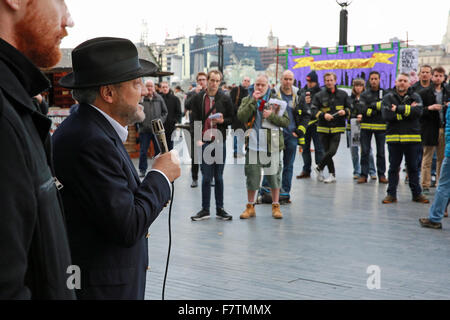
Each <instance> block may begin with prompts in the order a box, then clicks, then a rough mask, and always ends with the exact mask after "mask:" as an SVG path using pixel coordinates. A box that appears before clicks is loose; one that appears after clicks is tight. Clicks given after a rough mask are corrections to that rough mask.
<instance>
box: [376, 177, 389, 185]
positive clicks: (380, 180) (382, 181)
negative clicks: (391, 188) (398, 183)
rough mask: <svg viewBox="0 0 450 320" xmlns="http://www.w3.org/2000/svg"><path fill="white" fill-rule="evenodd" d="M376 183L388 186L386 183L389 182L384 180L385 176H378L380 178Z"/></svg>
mask: <svg viewBox="0 0 450 320" xmlns="http://www.w3.org/2000/svg"><path fill="white" fill-rule="evenodd" d="M378 182H379V183H384V184H388V183H389V180H388V179H386V177H385V176H380V178H379V179H378Z"/></svg>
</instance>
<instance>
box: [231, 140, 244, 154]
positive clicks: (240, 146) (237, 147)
mask: <svg viewBox="0 0 450 320" xmlns="http://www.w3.org/2000/svg"><path fill="white" fill-rule="evenodd" d="M233 151H234V153H237V154H244V139H241V138H239V139H238V137H237V136H234V137H233Z"/></svg>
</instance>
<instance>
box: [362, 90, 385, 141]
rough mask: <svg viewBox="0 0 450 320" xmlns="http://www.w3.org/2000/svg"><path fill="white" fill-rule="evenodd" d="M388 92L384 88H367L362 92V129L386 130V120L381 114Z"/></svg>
mask: <svg viewBox="0 0 450 320" xmlns="http://www.w3.org/2000/svg"><path fill="white" fill-rule="evenodd" d="M386 94H387V92H386V91H385V90H383V89H379V90H377V91H373V90H372V89H371V88H369V89H367V90H366V91H364V92H363V93H362V94H361V104H360V110H359V112H358V114H362V116H363V117H362V121H361V130H371V131H377V132H380V131H385V130H386V121H385V120H384V119H383V115H382V114H381V107H382V101H383V97H384V96H385V95H386Z"/></svg>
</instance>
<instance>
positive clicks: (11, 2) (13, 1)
mask: <svg viewBox="0 0 450 320" xmlns="http://www.w3.org/2000/svg"><path fill="white" fill-rule="evenodd" d="M3 1H4V2H5V4H6V5H7V6H8V7H10V8H11V9H12V10H14V11H19V9H20V7H21V6H26V5H27V3H28V0H3Z"/></svg>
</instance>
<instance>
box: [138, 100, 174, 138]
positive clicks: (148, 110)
mask: <svg viewBox="0 0 450 320" xmlns="http://www.w3.org/2000/svg"><path fill="white" fill-rule="evenodd" d="M142 105H143V107H144V113H145V120H144V121H143V122H142V123H140V124H139V132H141V133H153V127H152V120H155V119H161V121H162V122H163V123H164V122H165V121H166V118H167V114H168V111H167V107H166V103H165V102H164V100H163V98H162V97H161V96H160V95H159V94H157V93H156V92H155V93H154V94H153V97H152V98H151V99H150V98H149V97H145V98H144V102H143V103H142Z"/></svg>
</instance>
